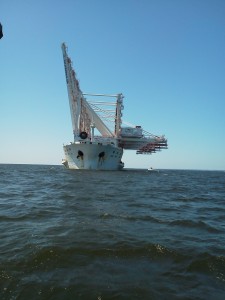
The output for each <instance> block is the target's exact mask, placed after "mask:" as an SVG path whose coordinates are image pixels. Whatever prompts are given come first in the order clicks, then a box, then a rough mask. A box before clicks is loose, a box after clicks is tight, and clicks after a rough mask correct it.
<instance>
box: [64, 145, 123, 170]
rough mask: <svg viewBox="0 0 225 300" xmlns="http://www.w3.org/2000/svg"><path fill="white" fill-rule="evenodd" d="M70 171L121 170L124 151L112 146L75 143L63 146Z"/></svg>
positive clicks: (66, 163) (65, 160) (65, 161)
mask: <svg viewBox="0 0 225 300" xmlns="http://www.w3.org/2000/svg"><path fill="white" fill-rule="evenodd" d="M63 149H64V153H65V159H64V160H63V162H62V163H63V164H64V166H65V167H66V168H68V169H84V170H121V169H122V168H123V163H122V162H121V159H122V155H123V149H122V148H119V147H116V146H115V145H112V144H105V145H104V144H102V143H96V142H75V143H71V144H69V145H64V146H63Z"/></svg>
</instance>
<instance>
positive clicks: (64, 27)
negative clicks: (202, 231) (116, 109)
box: [0, 0, 225, 170]
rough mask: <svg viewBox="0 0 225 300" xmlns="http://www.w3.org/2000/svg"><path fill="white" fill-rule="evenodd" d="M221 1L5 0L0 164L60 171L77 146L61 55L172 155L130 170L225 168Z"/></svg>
mask: <svg viewBox="0 0 225 300" xmlns="http://www.w3.org/2000/svg"><path fill="white" fill-rule="evenodd" d="M224 16H225V1H224V0H211V1H209V0H113V1H112V0H95V1H94V0H63V1H59V0H58V1H57V0H38V1H34V0H33V1H32V0H20V1H17V0H11V1H9V0H1V1H0V22H1V23H2V25H3V32H4V37H3V39H1V40H0V141H1V146H0V163H35V164H36V163H38V164H60V163H61V159H62V158H63V149H62V145H63V143H67V142H70V141H72V140H73V135H72V124H71V119H70V112H69V103H68V96H67V89H66V82H65V75H64V66H63V59H62V53H61V43H62V42H65V43H66V44H67V46H68V51H69V55H70V57H71V58H72V60H73V65H74V68H75V70H76V73H77V75H78V78H79V80H80V86H81V89H82V91H83V92H91V93H106V94H111V93H113V94H114V93H120V92H122V93H123V94H124V96H125V98H124V107H125V109H124V111H123V119H124V120H125V121H127V122H130V123H132V124H134V125H141V126H142V127H143V128H144V129H145V130H147V131H149V132H151V133H154V134H158V135H161V134H165V135H166V137H167V138H168V144H169V149H168V150H164V151H162V152H158V153H156V154H153V155H136V154H135V151H125V153H124V156H123V161H124V162H125V166H126V167H136V168H139V167H140V168H148V167H149V166H153V167H154V168H171V169H209V170H225V59H224V53H225V18H224Z"/></svg>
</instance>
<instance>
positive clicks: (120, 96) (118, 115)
mask: <svg viewBox="0 0 225 300" xmlns="http://www.w3.org/2000/svg"><path fill="white" fill-rule="evenodd" d="M123 98H124V96H123V94H118V95H117V101H116V115H115V136H116V137H118V136H119V134H120V130H121V124H122V119H121V118H122V110H123Z"/></svg>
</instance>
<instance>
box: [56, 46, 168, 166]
mask: <svg viewBox="0 0 225 300" xmlns="http://www.w3.org/2000/svg"><path fill="white" fill-rule="evenodd" d="M62 53H63V61H64V68H65V75H66V83H67V91H68V97H69V104H70V113H71V119H72V127H73V135H74V140H73V142H70V143H69V144H66V145H63V149H64V154H65V158H64V159H63V160H62V163H63V165H64V166H65V167H66V168H68V169H87V170H91V169H92V170H121V169H123V167H124V163H123V162H122V156H123V150H124V149H130V150H136V153H137V154H151V153H155V152H156V151H159V150H161V149H167V140H166V138H165V137H164V136H157V135H154V134H151V133H149V132H147V131H145V130H144V129H142V127H141V126H133V125H131V124H128V123H126V122H123V121H122V110H123V108H124V107H123V98H124V96H123V94H122V93H119V94H115V95H105V94H87V93H83V92H82V91H81V89H80V85H79V81H78V79H77V75H76V73H75V71H74V69H73V66H72V61H71V59H70V58H69V56H68V54H67V47H66V45H65V43H62ZM124 125H125V126H124Z"/></svg>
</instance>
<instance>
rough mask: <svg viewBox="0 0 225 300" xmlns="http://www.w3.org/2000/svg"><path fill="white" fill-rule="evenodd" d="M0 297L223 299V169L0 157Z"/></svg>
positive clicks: (224, 268)
mask: <svg viewBox="0 0 225 300" xmlns="http://www.w3.org/2000/svg"><path fill="white" fill-rule="evenodd" d="M0 226H1V230H0V299H22V300H26V299H29V300H30V299H48V300H49V299H60V300H61V299H63V300H64V299H97V300H104V299H213V300H217V299H219V300H220V299H221V300H224V299H225V172H220V171H178V170H160V171H159V172H147V171H140V170H139V171H138V170H136V171H135V170H124V171H118V172H117V171H112V172H107V171H104V172H100V171H99V172H95V171H69V170H65V169H63V167H61V166H55V167H52V166H33V165H0Z"/></svg>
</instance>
